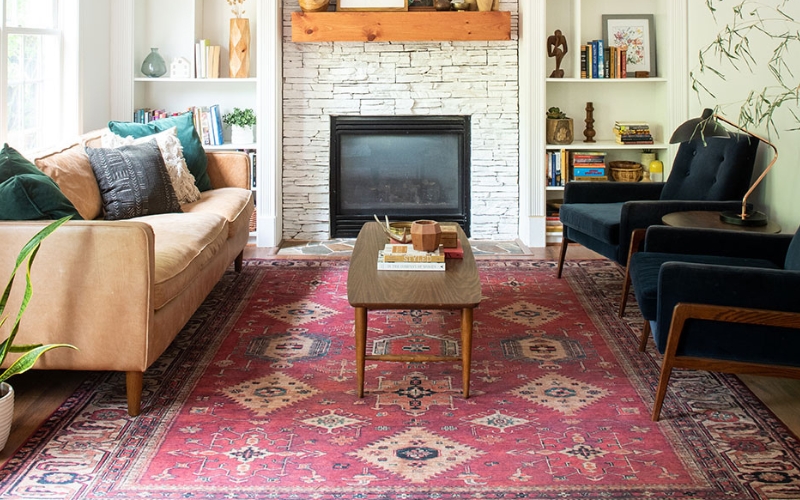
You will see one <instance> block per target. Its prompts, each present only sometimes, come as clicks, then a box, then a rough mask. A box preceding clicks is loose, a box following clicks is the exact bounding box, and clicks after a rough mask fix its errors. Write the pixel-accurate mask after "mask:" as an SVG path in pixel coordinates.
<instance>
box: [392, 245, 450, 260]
mask: <svg viewBox="0 0 800 500" xmlns="http://www.w3.org/2000/svg"><path fill="white" fill-rule="evenodd" d="M383 261H384V262H444V253H443V252H442V251H441V247H439V248H437V249H436V250H435V251H433V252H422V251H419V250H414V246H413V245H412V244H410V243H387V244H386V246H385V247H384V248H383Z"/></svg>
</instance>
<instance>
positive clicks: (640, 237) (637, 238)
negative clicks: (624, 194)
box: [618, 229, 647, 318]
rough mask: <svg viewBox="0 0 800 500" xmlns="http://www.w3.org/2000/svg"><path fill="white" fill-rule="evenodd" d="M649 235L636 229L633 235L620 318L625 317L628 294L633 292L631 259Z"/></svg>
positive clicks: (620, 306)
mask: <svg viewBox="0 0 800 500" xmlns="http://www.w3.org/2000/svg"><path fill="white" fill-rule="evenodd" d="M646 234H647V230H646V229H634V230H633V232H632V233H631V244H630V246H629V247H628V261H627V262H626V263H625V281H623V282H622V297H621V298H620V301H619V313H618V315H619V317H620V318H621V317H623V316H624V315H625V306H627V305H628V294H629V293H630V291H631V257H632V256H633V254H635V253H636V252H638V251H639V247H641V246H642V241H644V237H645V235H646Z"/></svg>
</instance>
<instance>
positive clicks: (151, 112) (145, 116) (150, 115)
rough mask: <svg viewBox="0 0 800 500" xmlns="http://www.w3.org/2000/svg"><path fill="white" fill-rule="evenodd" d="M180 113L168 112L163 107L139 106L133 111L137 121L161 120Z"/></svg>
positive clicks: (134, 118) (134, 119)
mask: <svg viewBox="0 0 800 500" xmlns="http://www.w3.org/2000/svg"><path fill="white" fill-rule="evenodd" d="M179 114H180V113H168V112H166V111H164V110H163V109H150V108H139V109H136V110H134V111H133V121H134V122H136V123H150V122H152V121H156V120H160V119H161V118H169V117H171V116H178V115H179Z"/></svg>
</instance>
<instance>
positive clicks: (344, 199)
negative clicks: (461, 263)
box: [330, 116, 470, 238]
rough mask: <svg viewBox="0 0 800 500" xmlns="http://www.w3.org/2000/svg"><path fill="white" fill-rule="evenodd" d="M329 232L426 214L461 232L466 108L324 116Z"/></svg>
mask: <svg viewBox="0 0 800 500" xmlns="http://www.w3.org/2000/svg"><path fill="white" fill-rule="evenodd" d="M330 179H331V186H330V208H331V236H332V237H334V238H348V237H355V236H357V235H358V232H359V231H360V230H361V226H362V225H363V224H364V222H367V221H370V220H374V217H373V216H374V215H377V216H378V218H379V219H380V220H384V217H386V216H388V217H389V219H390V220H392V221H397V220H406V221H413V220H417V219H433V220H437V221H439V222H456V223H458V224H460V225H461V227H462V228H463V229H464V231H465V232H466V234H467V235H469V222H470V213H469V203H470V117H469V116H332V117H331V176H330Z"/></svg>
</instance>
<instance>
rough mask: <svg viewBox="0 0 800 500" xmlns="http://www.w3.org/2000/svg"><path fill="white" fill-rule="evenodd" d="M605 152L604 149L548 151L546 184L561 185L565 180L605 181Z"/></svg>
mask: <svg viewBox="0 0 800 500" xmlns="http://www.w3.org/2000/svg"><path fill="white" fill-rule="evenodd" d="M605 159H606V153H605V152H604V151H572V152H570V151H567V150H565V149H561V150H558V151H548V152H547V156H546V159H545V161H546V162H547V163H546V165H547V185H548V186H563V185H564V184H566V182H567V181H570V180H572V181H605V180H608V175H607V173H606V163H605Z"/></svg>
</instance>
